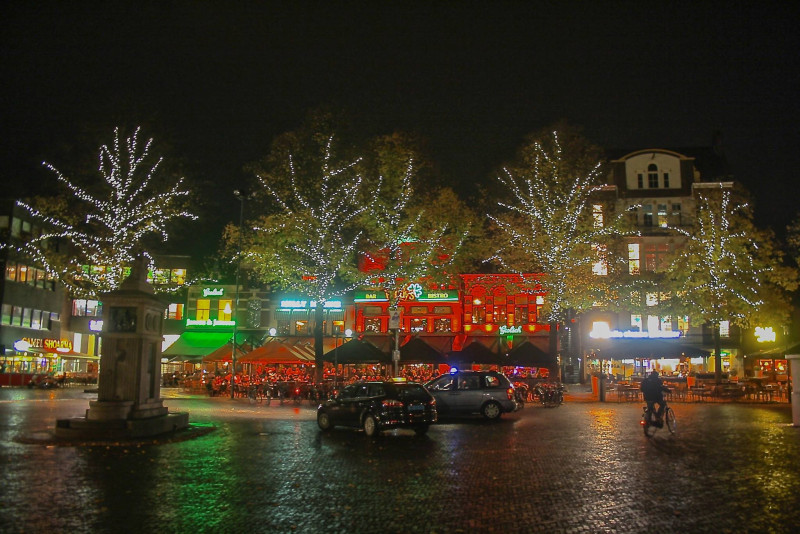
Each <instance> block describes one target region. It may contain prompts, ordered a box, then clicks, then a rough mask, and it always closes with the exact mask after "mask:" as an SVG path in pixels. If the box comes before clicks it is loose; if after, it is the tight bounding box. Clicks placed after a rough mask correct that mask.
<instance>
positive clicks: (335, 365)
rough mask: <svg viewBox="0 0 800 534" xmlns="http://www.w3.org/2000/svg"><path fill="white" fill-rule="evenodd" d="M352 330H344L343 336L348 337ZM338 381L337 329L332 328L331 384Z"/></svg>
mask: <svg viewBox="0 0 800 534" xmlns="http://www.w3.org/2000/svg"><path fill="white" fill-rule="evenodd" d="M352 335H353V331H352V330H350V329H349V328H348V329H347V330H345V331H344V337H346V338H349V337H350V336H352ZM338 382H339V330H338V329H336V328H334V329H333V386H334V387H336V385H337V383H338Z"/></svg>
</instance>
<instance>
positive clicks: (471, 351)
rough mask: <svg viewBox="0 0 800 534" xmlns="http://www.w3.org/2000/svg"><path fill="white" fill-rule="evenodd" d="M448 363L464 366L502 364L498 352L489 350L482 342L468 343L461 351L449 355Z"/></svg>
mask: <svg viewBox="0 0 800 534" xmlns="http://www.w3.org/2000/svg"><path fill="white" fill-rule="evenodd" d="M447 359H448V361H452V362H458V363H462V364H469V363H477V364H485V365H496V364H499V363H500V357H499V356H498V355H497V353H496V352H494V351H492V350H491V349H489V348H488V347H487V346H486V345H484V344H483V343H481V342H480V341H472V342H468V343H467V344H465V345H464V348H463V349H461V350H459V351H454V352H450V353H448V354H447Z"/></svg>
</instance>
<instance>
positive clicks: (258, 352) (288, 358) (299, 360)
mask: <svg viewBox="0 0 800 534" xmlns="http://www.w3.org/2000/svg"><path fill="white" fill-rule="evenodd" d="M239 361H240V362H242V363H260V364H272V365H297V364H313V363H314V345H313V342H312V343H309V342H308V340H305V339H303V340H287V339H278V338H273V339H270V340H269V341H267V342H266V343H264V344H263V345H261V346H260V347H258V348H256V349H254V350H252V351H250V352H248V353H247V354H245V355H244V356H242V357H241V358H239Z"/></svg>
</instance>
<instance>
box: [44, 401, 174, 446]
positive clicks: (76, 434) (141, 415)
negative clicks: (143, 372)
mask: <svg viewBox="0 0 800 534" xmlns="http://www.w3.org/2000/svg"><path fill="white" fill-rule="evenodd" d="M188 426H189V414H188V413H184V412H173V413H169V411H168V409H167V407H165V406H163V405H162V404H161V400H160V399H159V400H153V401H152V402H149V403H144V404H139V405H138V406H137V407H136V409H133V401H119V402H114V401H93V402H89V409H88V410H86V417H74V418H71V419H57V420H56V429H55V437H56V438H58V439H68V440H124V439H137V438H147V437H154V436H159V435H162V434H167V433H170V432H176V431H178V430H184V429H186V428H188Z"/></svg>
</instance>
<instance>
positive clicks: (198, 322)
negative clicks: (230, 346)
mask: <svg viewBox="0 0 800 534" xmlns="http://www.w3.org/2000/svg"><path fill="white" fill-rule="evenodd" d="M235 324H236V321H222V320H220V319H186V326H233V325H235Z"/></svg>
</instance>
